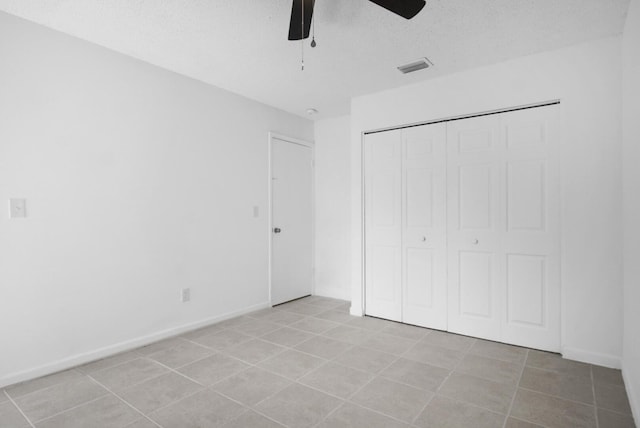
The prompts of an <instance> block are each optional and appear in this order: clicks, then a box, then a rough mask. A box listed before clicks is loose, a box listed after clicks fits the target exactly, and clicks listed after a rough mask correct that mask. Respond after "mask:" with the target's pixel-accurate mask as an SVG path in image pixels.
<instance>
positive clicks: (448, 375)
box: [410, 335, 488, 426]
mask: <svg viewBox="0 0 640 428" xmlns="http://www.w3.org/2000/svg"><path fill="white" fill-rule="evenodd" d="M428 336H429V335H427V336H425V337H428ZM467 337H468V336H467ZM477 341H478V340H477V339H473V341H472V342H471V345H469V348H467V350H466V351H465V352H464V353H463V354H462V358H460V361H458V362H457V363H456V364H455V366H454V367H453V368H452V369H451V370H449V373H448V374H447V376H445V378H444V379H443V380H442V382H441V383H440V386H438V387H437V388H436V390H435V391H434V392H433V396H432V397H431V398H430V399H429V401H428V402H427V403H426V404H425V405H424V406H423V407H422V409H420V413H418V414H417V415H416V416H415V417H414V418H413V419H412V420H411V423H410V425H411V426H415V424H416V422H417V420H418V418H419V417H420V415H422V413H423V412H424V411H425V410H426V408H427V407H428V406H429V404H431V402H432V401H433V399H434V398H435V397H437V396H438V391H440V389H442V386H443V385H444V384H445V383H446V382H447V380H449V378H450V377H451V374H453V372H454V371H455V369H457V368H458V367H459V366H460V364H462V361H463V360H464V357H466V356H467V355H469V351H470V350H471V348H473V346H474V345H475V344H476V342H477ZM432 346H437V345H432ZM445 349H446V348H445ZM443 368H444V369H445V370H446V368H445V367H443ZM455 401H459V400H455ZM464 403H466V401H465V402H464ZM467 404H469V403H467ZM478 407H480V406H478ZM487 410H488V409H487Z"/></svg>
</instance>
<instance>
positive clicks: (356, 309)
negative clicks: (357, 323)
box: [349, 305, 364, 317]
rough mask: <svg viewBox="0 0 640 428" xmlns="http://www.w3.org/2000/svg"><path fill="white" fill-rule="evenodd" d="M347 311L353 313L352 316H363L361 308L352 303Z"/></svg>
mask: <svg viewBox="0 0 640 428" xmlns="http://www.w3.org/2000/svg"><path fill="white" fill-rule="evenodd" d="M349 313H350V314H351V315H353V316H354V317H363V316H364V311H363V310H362V308H360V307H355V306H353V305H351V308H349Z"/></svg>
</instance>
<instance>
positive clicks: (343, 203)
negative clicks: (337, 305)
mask: <svg viewBox="0 0 640 428" xmlns="http://www.w3.org/2000/svg"><path fill="white" fill-rule="evenodd" d="M350 127H351V118H350V117H349V116H342V117H337V118H332V119H324V120H318V121H316V122H315V161H316V168H315V173H316V219H315V220H316V249H315V259H316V263H315V269H316V273H315V294H317V295H320V296H328V297H335V298H337V299H345V300H350V299H351V287H350V284H351V263H350V258H351V234H350V233H351V228H350V223H351V202H350V197H349V195H350V192H351V189H350V185H349V181H350V180H351V177H350V168H351V143H350V140H349V135H350V129H351V128H350Z"/></svg>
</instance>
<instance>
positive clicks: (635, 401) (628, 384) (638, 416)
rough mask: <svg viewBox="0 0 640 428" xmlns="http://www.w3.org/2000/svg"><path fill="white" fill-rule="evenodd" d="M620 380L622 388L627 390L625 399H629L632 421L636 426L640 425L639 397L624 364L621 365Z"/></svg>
mask: <svg viewBox="0 0 640 428" xmlns="http://www.w3.org/2000/svg"><path fill="white" fill-rule="evenodd" d="M622 379H624V386H625V388H626V390H627V397H628V398H629V405H630V406H631V413H632V414H633V419H634V420H635V422H636V425H638V424H639V423H640V395H638V391H637V390H636V389H635V383H634V379H633V376H632V375H631V370H630V369H629V368H628V367H627V365H626V364H624V362H623V364H622Z"/></svg>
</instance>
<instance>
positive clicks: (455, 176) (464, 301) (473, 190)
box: [447, 115, 504, 340]
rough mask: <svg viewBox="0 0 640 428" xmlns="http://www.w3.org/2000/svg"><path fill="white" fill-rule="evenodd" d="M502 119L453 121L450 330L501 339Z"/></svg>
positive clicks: (450, 152) (450, 138)
mask: <svg viewBox="0 0 640 428" xmlns="http://www.w3.org/2000/svg"><path fill="white" fill-rule="evenodd" d="M499 123H500V118H499V116H498V115H489V116H482V117H476V118H469V119H463V120H456V121H452V122H449V123H448V125H447V140H448V141H447V149H448V156H447V175H448V180H447V181H448V189H447V190H448V195H447V200H448V222H447V223H448V232H447V237H448V268H449V274H448V280H449V298H448V303H449V330H450V331H452V332H455V333H460V334H466V335H469V336H475V337H482V338H485V339H491V340H500V339H501V336H500V322H501V319H502V315H503V314H502V310H503V307H502V305H501V304H500V303H501V301H500V296H501V295H502V294H503V293H504V277H503V274H502V273H503V272H504V266H502V258H501V257H500V254H499V252H500V235H501V233H500V232H501V227H500V225H501V219H500V213H501V209H500V208H501V207H500V197H499V195H500V193H501V188H500V185H501V184H500V176H501V157H502V152H503V150H502V148H501V142H500V125H499Z"/></svg>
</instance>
